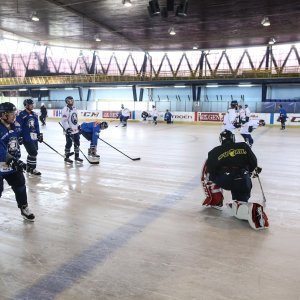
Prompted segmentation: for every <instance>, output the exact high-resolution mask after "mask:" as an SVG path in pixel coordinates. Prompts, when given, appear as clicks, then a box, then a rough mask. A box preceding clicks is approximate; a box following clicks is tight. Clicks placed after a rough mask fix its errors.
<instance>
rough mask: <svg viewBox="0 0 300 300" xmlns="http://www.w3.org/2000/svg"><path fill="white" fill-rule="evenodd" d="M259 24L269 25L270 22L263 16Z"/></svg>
mask: <svg viewBox="0 0 300 300" xmlns="http://www.w3.org/2000/svg"><path fill="white" fill-rule="evenodd" d="M261 25H262V26H270V25H271V23H270V20H269V18H268V17H263V19H262V20H261Z"/></svg>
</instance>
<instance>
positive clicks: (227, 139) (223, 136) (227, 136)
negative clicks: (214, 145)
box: [220, 129, 235, 145]
mask: <svg viewBox="0 0 300 300" xmlns="http://www.w3.org/2000/svg"><path fill="white" fill-rule="evenodd" d="M234 142H235V136H234V134H233V133H232V132H231V131H229V130H227V129H225V130H224V131H222V132H221V133H220V143H221V144H222V145H223V144H225V143H234Z"/></svg>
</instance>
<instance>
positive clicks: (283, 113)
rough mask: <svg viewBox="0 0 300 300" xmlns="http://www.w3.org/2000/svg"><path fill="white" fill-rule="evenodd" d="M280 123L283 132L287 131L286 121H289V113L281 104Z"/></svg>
mask: <svg viewBox="0 0 300 300" xmlns="http://www.w3.org/2000/svg"><path fill="white" fill-rule="evenodd" d="M278 107H279V118H278V119H279V121H280V123H281V128H280V129H281V130H284V129H285V122H286V119H287V113H286V110H285V109H284V108H283V107H282V105H281V104H279V106H278Z"/></svg>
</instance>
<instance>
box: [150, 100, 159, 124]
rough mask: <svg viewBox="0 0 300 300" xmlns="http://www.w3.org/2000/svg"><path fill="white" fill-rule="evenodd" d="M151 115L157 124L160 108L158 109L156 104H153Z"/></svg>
mask: <svg viewBox="0 0 300 300" xmlns="http://www.w3.org/2000/svg"><path fill="white" fill-rule="evenodd" d="M151 116H152V118H153V123H154V125H157V118H158V110H157V109H156V106H155V105H152V111H151Z"/></svg>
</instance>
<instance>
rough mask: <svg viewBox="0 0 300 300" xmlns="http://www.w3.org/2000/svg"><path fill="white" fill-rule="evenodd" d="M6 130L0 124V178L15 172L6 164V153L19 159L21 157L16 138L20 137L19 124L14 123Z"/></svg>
mask: <svg viewBox="0 0 300 300" xmlns="http://www.w3.org/2000/svg"><path fill="white" fill-rule="evenodd" d="M10 127H11V128H10V129H7V127H6V126H4V125H3V124H2V123H0V176H1V175H7V174H10V173H13V172H15V170H14V169H13V168H12V167H10V166H8V165H7V164H6V156H7V153H9V154H10V155H12V156H13V157H15V158H16V159H19V158H20V157H21V151H20V145H19V141H18V138H19V136H20V127H19V124H18V123H16V122H15V124H12V125H11V126H10Z"/></svg>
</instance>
